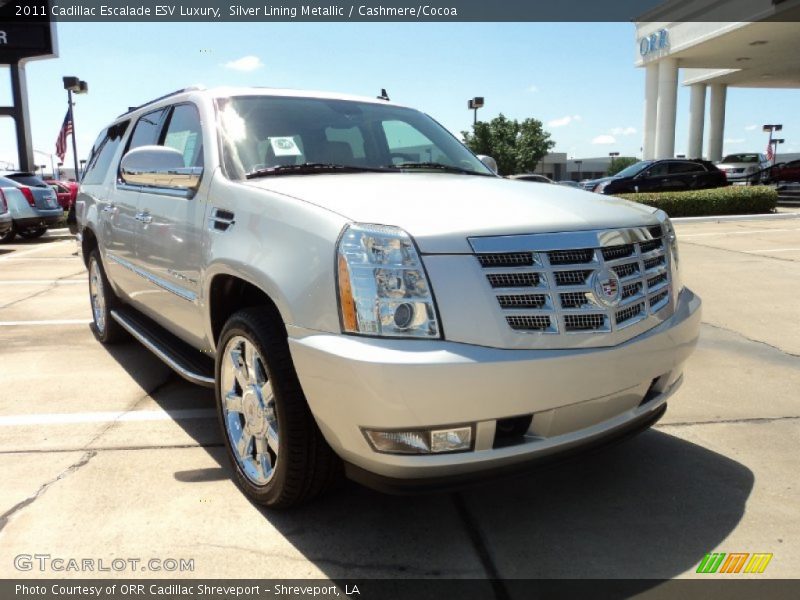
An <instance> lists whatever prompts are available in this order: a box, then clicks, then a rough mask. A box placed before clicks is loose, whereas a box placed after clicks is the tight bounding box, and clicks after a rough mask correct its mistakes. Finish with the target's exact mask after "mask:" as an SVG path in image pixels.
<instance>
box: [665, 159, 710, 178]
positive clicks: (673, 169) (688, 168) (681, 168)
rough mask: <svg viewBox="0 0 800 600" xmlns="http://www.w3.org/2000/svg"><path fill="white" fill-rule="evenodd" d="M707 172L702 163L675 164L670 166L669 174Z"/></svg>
mask: <svg viewBox="0 0 800 600" xmlns="http://www.w3.org/2000/svg"><path fill="white" fill-rule="evenodd" d="M705 170H706V169H705V167H703V165H701V164H700V163H691V162H674V163H670V165H669V172H670V174H671V175H679V174H681V173H705Z"/></svg>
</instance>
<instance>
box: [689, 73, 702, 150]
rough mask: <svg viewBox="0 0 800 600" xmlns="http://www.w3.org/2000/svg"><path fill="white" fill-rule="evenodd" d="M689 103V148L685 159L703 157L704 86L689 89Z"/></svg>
mask: <svg viewBox="0 0 800 600" xmlns="http://www.w3.org/2000/svg"><path fill="white" fill-rule="evenodd" d="M690 89H691V99H690V101H689V148H688V151H687V152H686V156H687V158H702V157H703V129H704V126H705V118H706V85H705V84H704V83H696V84H694V85H693V86H691V87H690Z"/></svg>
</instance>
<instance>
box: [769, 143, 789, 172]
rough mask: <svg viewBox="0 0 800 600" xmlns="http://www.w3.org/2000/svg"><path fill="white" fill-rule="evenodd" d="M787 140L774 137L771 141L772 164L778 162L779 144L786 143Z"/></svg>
mask: <svg viewBox="0 0 800 600" xmlns="http://www.w3.org/2000/svg"><path fill="white" fill-rule="evenodd" d="M785 141H786V140H784V139H783V138H773V139H771V140H770V141H769V143H770V146H771V147H772V166H773V167H774V166H775V163H777V162H778V144H782V143H784V142H785Z"/></svg>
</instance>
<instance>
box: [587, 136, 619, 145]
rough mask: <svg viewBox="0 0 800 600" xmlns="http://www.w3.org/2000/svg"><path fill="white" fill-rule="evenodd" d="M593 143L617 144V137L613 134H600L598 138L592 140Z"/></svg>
mask: <svg viewBox="0 0 800 600" xmlns="http://www.w3.org/2000/svg"><path fill="white" fill-rule="evenodd" d="M592 143H593V144H602V145H605V144H616V143H617V138H615V137H614V136H613V135H598V136H597V137H596V138H594V139H593V140H592Z"/></svg>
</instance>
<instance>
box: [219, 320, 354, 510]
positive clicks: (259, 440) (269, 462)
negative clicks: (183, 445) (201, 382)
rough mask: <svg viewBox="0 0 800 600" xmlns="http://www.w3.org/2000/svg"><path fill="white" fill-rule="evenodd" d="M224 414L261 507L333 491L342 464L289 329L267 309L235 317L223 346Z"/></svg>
mask: <svg viewBox="0 0 800 600" xmlns="http://www.w3.org/2000/svg"><path fill="white" fill-rule="evenodd" d="M215 381H216V400H217V414H218V417H219V421H220V426H221V428H222V436H223V439H224V442H225V448H226V450H227V452H228V458H229V459H230V461H231V465H232V466H233V470H234V478H235V480H236V483H237V485H238V486H239V487H240V488H241V489H242V491H243V492H244V493H245V494H246V495H247V496H248V497H249V498H250V499H251V500H252V501H254V502H256V503H257V504H260V505H263V506H267V507H270V508H288V507H290V506H294V505H297V504H300V503H303V502H306V501H308V500H310V499H311V498H313V497H314V496H316V495H318V494H319V493H321V492H323V491H324V490H326V489H328V488H330V487H332V486H333V485H334V484H335V483H336V482H337V481H338V480H339V478H340V474H341V461H340V460H339V458H338V457H337V456H336V454H335V453H334V452H333V450H331V448H330V446H328V444H327V442H326V441H325V439H324V438H323V436H322V433H321V432H320V430H319V427H318V426H317V424H316V421H315V420H314V417H313V415H312V414H311V411H310V409H309V407H308V403H307V402H306V398H305V396H304V394H303V390H302V388H301V387H300V381H299V380H298V378H297V373H296V372H295V369H294V365H293V364H292V358H291V355H290V353H289V345H288V343H287V341H286V329H285V328H284V326H283V322H282V321H281V320H280V318H279V317H278V316H277V315H276V314H275V313H274V312H273V311H271V310H270V309H269V308H267V307H258V308H248V309H245V310H241V311H239V312H237V313H236V314H234V315H233V316H232V317H231V318H230V319H229V320H228V322H227V323H226V324H225V327H224V328H223V330H222V333H221V335H220V338H219V342H218V344H217V356H216V373H215Z"/></svg>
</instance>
